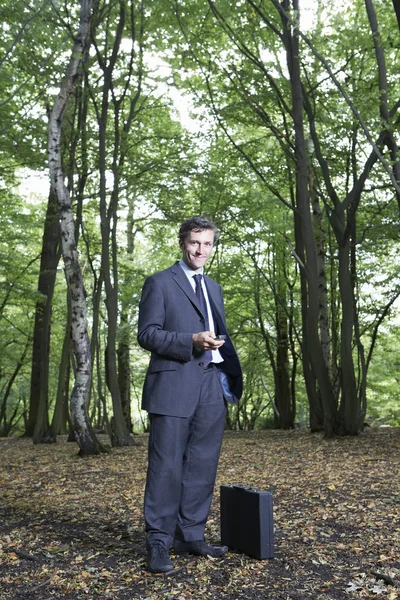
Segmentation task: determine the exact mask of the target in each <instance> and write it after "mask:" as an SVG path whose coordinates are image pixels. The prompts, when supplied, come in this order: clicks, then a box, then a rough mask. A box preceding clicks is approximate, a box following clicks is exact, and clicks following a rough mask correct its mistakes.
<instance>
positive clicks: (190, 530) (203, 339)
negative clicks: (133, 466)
mask: <svg viewBox="0 0 400 600" xmlns="http://www.w3.org/2000/svg"><path fill="white" fill-rule="evenodd" d="M217 239H218V231H217V229H216V227H215V225H214V224H213V223H212V222H211V221H208V220H207V219H205V218H204V217H198V216H196V217H191V218H190V219H187V220H186V221H184V223H182V225H181V228H180V231H179V245H180V249H181V251H182V258H181V260H180V261H179V262H177V263H176V264H175V265H173V266H172V267H170V268H169V269H166V270H165V271H161V272H160V273H156V274H154V275H152V276H151V277H149V278H148V279H146V281H145V283H144V286H143V290H142V297H141V301H140V306H139V327H138V341H139V344H140V345H141V346H142V347H143V348H145V349H146V350H150V351H151V359H150V364H149V367H148V370H147V374H146V379H145V383H144V387H143V402H142V408H143V409H145V410H147V411H148V413H149V418H150V436H149V462H148V470H147V481H146V491H145V498H144V515H145V521H146V532H147V542H146V543H147V566H148V568H149V570H150V571H152V572H154V573H168V572H170V571H173V569H174V566H173V564H172V562H171V559H170V556H169V548H170V546H171V545H173V550H174V552H175V553H176V554H196V555H199V556H207V555H209V556H213V557H220V556H223V555H224V554H225V553H226V551H227V548H226V546H213V545H210V544H207V543H206V542H205V541H204V530H205V524H206V521H207V517H208V514H209V510H210V506H211V499H212V493H213V490H214V483H215V477H216V472H217V466H218V459H219V454H220V449H221V443H222V437H223V432H224V425H225V418H226V402H231V403H234V402H237V401H238V399H239V398H240V396H241V394H242V371H241V368H240V363H239V359H238V356H237V354H236V351H235V349H234V347H233V344H232V342H231V340H230V338H229V335H228V332H227V329H226V322H225V312H224V305H223V297H222V290H221V287H220V285H219V284H218V283H216V282H215V281H213V280H212V279H210V278H209V277H207V276H205V275H203V267H204V264H205V263H206V262H207V260H208V259H209V258H210V256H211V253H212V250H213V247H214V245H215V243H216V241H217Z"/></svg>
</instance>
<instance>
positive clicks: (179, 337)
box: [137, 277, 193, 362]
mask: <svg viewBox="0 0 400 600" xmlns="http://www.w3.org/2000/svg"><path fill="white" fill-rule="evenodd" d="M166 317H167V315H166V299H165V298H164V293H163V286H162V285H161V284H160V282H159V281H158V280H157V279H156V278H155V277H149V278H148V279H146V281H145V283H144V286H143V290H142V297H141V300H140V304H139V325H138V337H137V339H138V342H139V344H140V346H142V348H145V350H150V351H151V352H155V353H156V354H158V355H160V356H163V357H164V358H168V359H170V360H178V361H184V362H187V361H189V360H191V359H192V356H193V341H192V334H191V333H182V332H177V331H168V330H167V329H166V328H165V323H166V320H167V318H166Z"/></svg>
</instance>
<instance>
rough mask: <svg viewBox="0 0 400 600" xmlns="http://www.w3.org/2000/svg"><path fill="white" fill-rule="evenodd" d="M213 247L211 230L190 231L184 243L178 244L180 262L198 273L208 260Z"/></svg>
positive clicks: (212, 232)
mask: <svg viewBox="0 0 400 600" xmlns="http://www.w3.org/2000/svg"><path fill="white" fill-rule="evenodd" d="M213 246H214V231H213V230H212V229H203V231H191V232H190V233H189V234H188V235H187V236H186V238H185V241H184V242H180V248H181V250H182V260H183V262H184V263H185V264H186V265H187V266H188V267H190V268H191V269H192V270H193V271H199V270H200V269H202V268H203V266H204V265H205V263H206V262H207V261H208V259H209V258H210V255H211V251H212V249H213Z"/></svg>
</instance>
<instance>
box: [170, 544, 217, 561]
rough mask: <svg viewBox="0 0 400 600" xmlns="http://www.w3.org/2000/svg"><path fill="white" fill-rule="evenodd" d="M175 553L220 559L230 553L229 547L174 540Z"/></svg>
mask: <svg viewBox="0 0 400 600" xmlns="http://www.w3.org/2000/svg"><path fill="white" fill-rule="evenodd" d="M174 552H175V553H176V554H196V555H197V556H212V557H213V558H219V557H221V556H224V555H225V554H226V553H227V552H228V546H211V545H210V544H207V543H206V542H204V541H203V540H199V541H196V542H181V541H180V540H174Z"/></svg>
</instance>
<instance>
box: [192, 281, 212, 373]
mask: <svg viewBox="0 0 400 600" xmlns="http://www.w3.org/2000/svg"><path fill="white" fill-rule="evenodd" d="M193 278H194V280H195V283H196V290H195V291H196V296H197V299H198V301H199V304H200V308H201V312H202V313H203V315H204V325H205V331H209V328H210V325H209V323H208V312H207V303H206V299H205V296H204V292H203V287H202V285H201V280H202V278H203V275H200V274H199V275H193ZM211 361H212V351H211V350H205V357H204V365H205V366H207V365H208V364H209V363H210V362H211Z"/></svg>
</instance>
